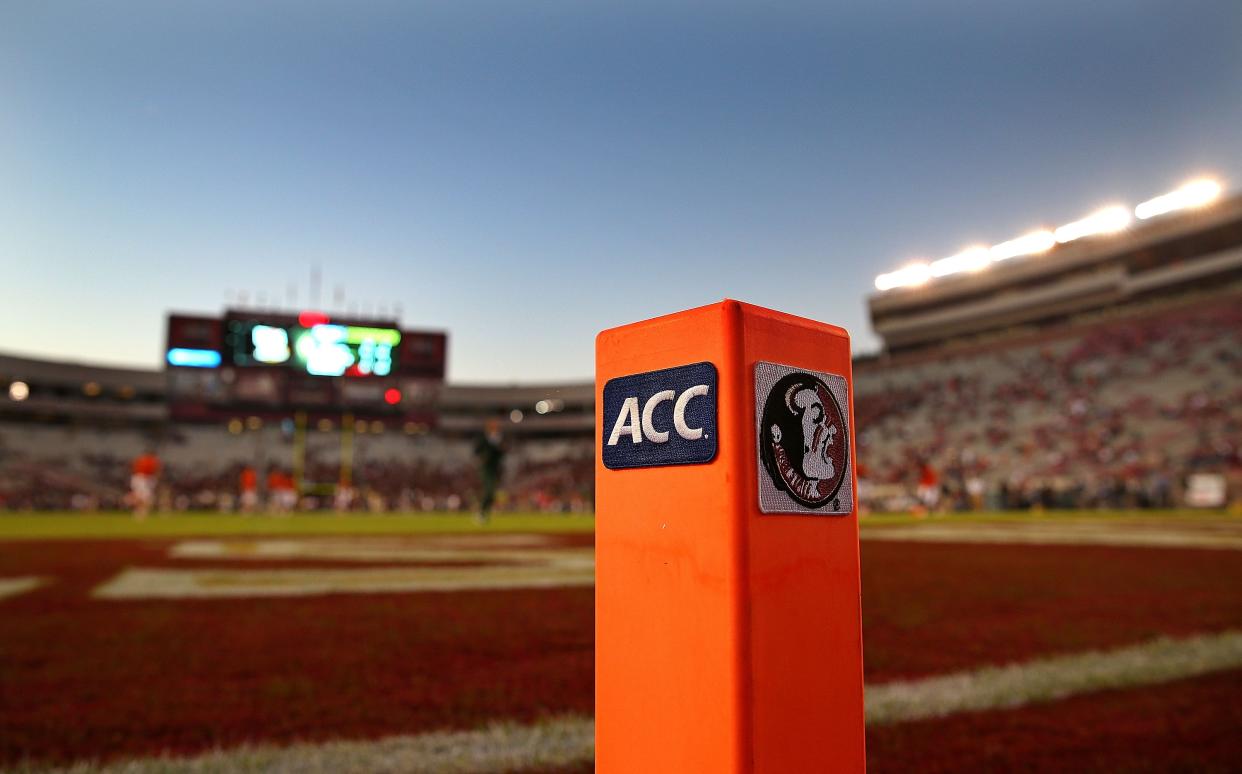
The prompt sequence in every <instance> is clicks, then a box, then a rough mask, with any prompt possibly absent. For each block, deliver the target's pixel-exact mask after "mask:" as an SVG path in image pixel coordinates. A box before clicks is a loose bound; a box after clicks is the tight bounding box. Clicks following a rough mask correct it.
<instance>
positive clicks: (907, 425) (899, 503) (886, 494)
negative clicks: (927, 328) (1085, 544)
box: [856, 292, 1242, 510]
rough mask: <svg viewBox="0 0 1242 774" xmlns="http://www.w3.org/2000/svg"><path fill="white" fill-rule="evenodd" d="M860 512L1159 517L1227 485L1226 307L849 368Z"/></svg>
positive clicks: (1188, 308) (1233, 307) (1230, 339)
mask: <svg viewBox="0 0 1242 774" xmlns="http://www.w3.org/2000/svg"><path fill="white" fill-rule="evenodd" d="M856 379H857V385H858V386H857V389H858V398H857V401H856V412H857V421H858V428H859V441H858V443H859V460H860V462H861V465H862V467H863V469H864V470H865V474H866V475H865V480H864V483H863V490H864V497H865V499H866V501H867V503H868V504H869V505H870V506H871V507H873V508H877V509H882V510H894V509H897V510H901V509H905V508H908V507H912V506H913V504H914V503H913V501H912V493H913V492H914V490H915V488H916V486H917V483H918V481H917V479H918V478H919V476H920V474H921V471H922V469H923V467H924V466H925V465H927V466H930V467H931V468H932V469H933V470H934V471H936V473H937V476H938V483H939V485H940V488H941V490H942V494H943V495H944V496H945V498H946V499H947V502H946V503H944V504H943V506H944V507H948V508H954V509H965V508H971V507H974V508H979V507H989V508H1027V507H1047V508H1054V507H1059V508H1087V507H1160V506H1163V507H1169V506H1172V505H1174V504H1177V503H1180V502H1181V488H1182V486H1183V483H1184V481H1185V480H1186V477H1187V475H1189V474H1190V473H1193V472H1209V473H1213V474H1220V475H1224V476H1226V477H1227V478H1229V479H1230V480H1231V482H1232V491H1234V492H1235V493H1236V492H1237V491H1238V489H1237V487H1238V484H1239V481H1238V478H1239V474H1240V473H1242V456H1239V455H1240V454H1242V448H1240V445H1242V444H1240V441H1242V295H1238V294H1237V293H1236V292H1235V293H1230V294H1226V295H1224V296H1217V297H1214V298H1211V299H1207V300H1204V299H1201V298H1192V299H1188V300H1186V301H1185V302H1183V304H1182V305H1178V306H1174V307H1172V308H1163V309H1156V310H1142V311H1137V312H1131V316H1129V317H1123V318H1121V319H1115V320H1109V321H1102V322H1100V321H1097V322H1092V323H1083V324H1080V325H1076V326H1073V325H1072V326H1064V327H1061V328H1058V329H1054V330H1049V331H1045V332H1042V333H1039V334H1035V335H1031V336H1026V337H1022V338H1019V339H1016V340H1011V341H1007V342H1003V343H995V344H992V345H980V346H978V347H976V348H974V349H973V350H972V349H965V350H958V351H955V352H952V353H946V352H943V351H940V352H936V353H928V354H923V355H917V356H913V357H909V358H905V359H895V360H893V361H890V362H886V363H882V364H880V363H877V364H874V365H871V366H866V365H864V366H861V367H859V369H858V370H857V371H856Z"/></svg>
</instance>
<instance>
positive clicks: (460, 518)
mask: <svg viewBox="0 0 1242 774" xmlns="http://www.w3.org/2000/svg"><path fill="white" fill-rule="evenodd" d="M1119 518H1124V519H1143V520H1147V519H1176V520H1178V521H1185V522H1196V521H1205V520H1219V519H1221V518H1230V517H1229V516H1228V515H1227V514H1225V513H1224V512H1222V511H1193V510H1184V509H1183V510H1168V511H1045V512H1043V513H1025V512H980V513H966V514H948V515H944V514H942V515H936V516H930V517H925V518H916V517H914V516H911V515H909V514H871V515H868V516H866V517H865V518H863V520H862V522H861V523H862V528H863V529H883V528H884V527H886V526H899V525H900V526H906V525H916V524H931V523H941V524H943V523H955V524H972V523H973V524H981V523H996V522H1014V521H1056V522H1074V521H1099V520H1101V519H1119ZM1232 518H1238V517H1237V516H1236V515H1235V516H1233V517H1232ZM594 529H595V517H594V516H593V515H586V514H575V515H559V514H546V513H513V514H499V515H497V516H495V517H493V518H492V521H491V523H489V524H487V525H480V524H477V523H475V521H474V518H473V516H471V515H469V514H461V513H447V512H436V513H397V514H366V513H360V514H349V515H341V514H332V513H329V514H305V513H302V514H297V515H294V516H285V517H274V516H268V515H262V514H255V515H250V516H242V515H239V514H218V513H189V514H187V513H176V514H156V515H152V516H151V517H149V518H148V519H146V520H145V521H135V520H134V518H133V517H132V516H130V515H129V514H127V513H76V512H44V513H16V514H0V540H23V539H38V540H46V539H55V538H65V539H98V538H130V539H132V538H146V537H189V536H203V537H210V536H221V535H403V534H411V535H426V534H445V533H454V532H591V531H593V530H594Z"/></svg>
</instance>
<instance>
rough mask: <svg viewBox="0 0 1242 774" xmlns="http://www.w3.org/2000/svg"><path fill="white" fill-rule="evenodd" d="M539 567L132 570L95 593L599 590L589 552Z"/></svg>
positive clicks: (562, 555) (550, 558)
mask: <svg viewBox="0 0 1242 774" xmlns="http://www.w3.org/2000/svg"><path fill="white" fill-rule="evenodd" d="M542 559H543V561H542V562H539V563H529V564H516V565H503V564H497V565H486V566H483V567H365V568H357V569H354V568H300V569H253V570H246V569H228V568H216V569H180V568H144V567H129V568H126V569H125V570H124V571H122V572H121V574H119V575H117V576H116V577H114V578H112V579H111V580H109V581H108V582H107V583H104V584H103V585H101V586H99V587H97V588H96V589H95V590H94V591H93V592H92V595H93V596H95V597H96V598H99V599H196V598H209V597H210V598H220V597H226V598H227V597H234V598H242V597H295V596H308V595H314V594H366V593H377V592H404V593H417V592H424V591H471V590H480V589H523V588H557V587H562V586H591V585H594V583H595V559H594V554H593V552H592V551H591V550H590V549H585V550H584V549H570V550H565V551H557V552H548V555H546V556H544V557H542Z"/></svg>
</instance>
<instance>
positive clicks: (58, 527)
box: [0, 512, 595, 540]
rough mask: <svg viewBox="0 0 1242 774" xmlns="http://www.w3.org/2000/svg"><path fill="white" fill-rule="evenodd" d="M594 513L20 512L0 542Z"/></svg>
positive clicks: (374, 529) (509, 524)
mask: <svg viewBox="0 0 1242 774" xmlns="http://www.w3.org/2000/svg"><path fill="white" fill-rule="evenodd" d="M594 529H595V517H594V516H591V515H559V514H544V513H514V514H508V513H506V514H498V515H496V516H494V517H493V518H492V520H491V522H490V523H489V524H487V525H480V524H477V523H475V521H474V517H473V516H471V515H469V514H460V513H404V514H366V513H359V514H349V515H341V514H322V515H321V514H297V515H296V516H285V517H274V516H266V515H258V514H256V515H250V516H242V515H239V514H222V513H193V514H186V513H176V514H167V515H164V514H153V515H152V516H150V517H148V518H147V519H146V520H145V521H136V520H135V519H134V518H133V517H132V516H130V515H129V514H127V513H60V512H49V513H20V514H3V515H0V540H25V539H32V540H33V539H37V540H46V539H55V538H65V539H96V538H127V539H133V538H148V537H153V538H158V537H189V536H204V537H207V536H219V535H402V534H411V535H423V534H443V533H454V532H591V531H592V530H594Z"/></svg>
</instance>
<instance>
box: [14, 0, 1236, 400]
mask: <svg viewBox="0 0 1242 774" xmlns="http://www.w3.org/2000/svg"><path fill="white" fill-rule="evenodd" d="M1239 41H1242V3H1239V2H1237V0H1219V1H1217V2H1209V1H1199V0H1179V1H1178V2H1163V3H1156V2H1142V1H1135V2H1131V1H1128V0H1116V1H1114V2H1106V1H1092V2H1082V1H1081V0H1069V1H1067V0H1053V1H1051V2H1050V1H1047V0H1044V1H1041V2H1029V3H1023V4H1017V3H997V2H951V3H931V2H924V1H923V0H907V1H904V2H871V3H855V4H851V5H842V6H833V5H830V4H828V3H815V2H807V3H796V4H786V5H779V6H778V5H770V4H759V3H755V4H745V5H741V4H735V3H692V4H674V3H671V2H661V3H640V2H618V3H608V4H596V3H586V2H576V1H569V0H566V1H565V2H508V1H507V0H506V1H505V2H497V3H482V4H480V3H469V2H445V3H414V2H399V3H358V2H350V3H332V2H321V1H318V0H317V1H316V2H288V3H253V2H238V3H229V2H220V1H219V0H213V1H212V2H199V3H182V2H165V1H164V0H160V1H159V2H149V3H148V2H111V3H96V2H91V3H85V2H84V3H57V2H18V1H17V0H9V2H5V3H3V6H2V7H0V270H2V271H0V320H3V325H0V352H6V353H19V354H32V355H39V356H44V357H52V358H65V359H73V360H83V361H88V362H100V363H121V364H131V365H139V366H146V367H157V366H158V365H159V364H160V362H161V355H162V352H161V348H162V339H163V318H164V314H165V313H166V312H167V311H168V310H169V309H175V310H180V311H190V312H206V313H217V312H219V311H220V310H221V309H222V308H223V307H224V306H225V304H226V301H228V300H230V299H231V300H233V301H236V300H237V299H238V294H239V293H241V292H245V293H246V294H247V296H248V298H249V300H250V301H251V302H254V301H256V300H257V299H258V298H259V297H260V295H262V297H264V298H265V299H266V300H267V303H268V305H272V304H273V303H276V304H280V305H285V306H288V305H289V304H288V303H287V302H289V301H291V300H292V299H291V298H290V290H289V286H290V285H291V284H294V285H296V293H297V300H296V304H297V305H298V306H304V305H306V304H307V301H308V299H307V285H308V278H309V275H310V269H311V267H312V266H316V265H317V266H320V267H322V272H323V288H324V291H323V299H322V300H323V301H324V303H323V304H321V305H324V306H329V307H331V303H330V302H331V301H332V296H333V289H334V287H335V286H336V285H343V286H344V291H345V298H346V304H347V305H354V304H357V305H359V306H360V308H361V309H363V310H373V309H374V308H375V307H377V306H382V307H387V308H391V307H392V306H393V305H394V303H400V304H401V306H402V309H403V322H404V323H405V324H406V325H407V326H409V327H420V326H427V327H434V328H442V329H447V330H448V331H449V332H450V336H451V340H450V341H451V344H450V348H451V354H450V378H451V379H452V380H453V381H458V382H462V381H467V382H479V381H485V382H499V381H513V380H517V381H544V380H557V379H585V378H589V377H590V374H591V373H592V368H593V366H592V359H593V338H594V335H595V333H596V332H597V331H598V330H600V329H601V328H605V327H610V326H613V325H617V324H621V323H624V322H630V321H633V320H638V319H642V318H645V317H650V316H652V315H656V314H661V313H665V312H671V311H675V310H678V309H683V308H687V307H691V306H697V305H700V304H703V303H708V302H711V301H715V300H719V299H720V298H724V297H734V298H739V299H743V300H747V301H751V302H754V303H758V304H762V305H765V306H771V307H775V308H778V309H781V310H784V311H788V312H793V313H796V314H802V315H805V316H808V317H813V318H817V319H821V320H825V321H829V322H834V323H837V324H841V325H844V326H846V327H847V328H849V329H850V330H851V331H852V333H853V335H854V340H855V349H856V350H859V351H865V350H868V349H874V348H875V347H876V346H877V342H876V340H875V338H874V336H873V335H872V333H871V331H870V328H869V325H868V323H867V319H866V314H865V307H864V299H865V296H866V295H867V294H869V293H870V292H872V281H873V278H874V277H875V275H876V274H877V273H878V272H881V271H887V270H889V269H892V268H895V267H897V266H899V265H901V264H902V263H904V262H906V261H908V260H910V259H911V258H915V257H925V258H937V257H941V256H944V255H949V254H951V253H953V252H956V251H957V250H958V249H959V248H961V247H962V246H964V245H967V244H971V243H976V242H984V243H989V242H997V241H1001V240H1003V239H1007V238H1010V237H1012V236H1015V235H1017V234H1019V233H1022V232H1024V231H1027V230H1029V229H1031V228H1033V227H1036V226H1039V225H1045V224H1046V225H1056V224H1059V223H1063V222H1066V221H1067V220H1072V219H1074V218H1076V217H1078V216H1080V215H1083V214H1086V213H1088V212H1090V211H1092V210H1094V209H1096V208H1098V207H1099V206H1101V205H1105V204H1110V203H1113V202H1123V203H1129V204H1130V205H1133V204H1134V203H1136V202H1138V201H1140V200H1142V199H1144V198H1147V197H1149V196H1152V195H1155V194H1158V193H1162V192H1164V191H1166V190H1169V189H1171V188H1173V187H1175V186H1176V185H1178V184H1180V183H1181V182H1182V181H1184V180H1185V179H1187V178H1190V177H1193V176H1196V175H1201V174H1205V173H1206V174H1212V175H1215V176H1218V177H1219V178H1221V179H1222V180H1223V181H1224V182H1225V183H1226V185H1227V187H1228V188H1229V189H1230V190H1234V191H1236V190H1238V189H1239V188H1242V45H1240V44H1239Z"/></svg>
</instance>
